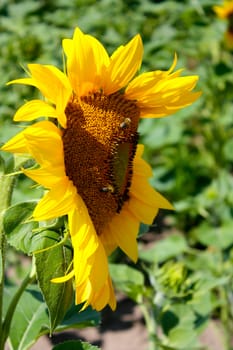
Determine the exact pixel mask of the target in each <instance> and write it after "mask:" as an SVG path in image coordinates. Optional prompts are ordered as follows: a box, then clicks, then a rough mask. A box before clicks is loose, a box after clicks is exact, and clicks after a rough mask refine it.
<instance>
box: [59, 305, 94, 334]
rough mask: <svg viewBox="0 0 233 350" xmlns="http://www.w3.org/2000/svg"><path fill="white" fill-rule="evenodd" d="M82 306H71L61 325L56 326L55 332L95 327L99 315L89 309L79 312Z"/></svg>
mask: <svg viewBox="0 0 233 350" xmlns="http://www.w3.org/2000/svg"><path fill="white" fill-rule="evenodd" d="M81 307H82V305H74V304H73V305H72V306H71V308H70V309H69V310H68V312H67V313H66V315H65V318H64V319H63V321H62V323H61V324H60V325H58V326H57V328H56V332H60V331H63V330H65V329H69V328H85V327H92V326H97V325H98V324H99V323H100V314H99V313H98V312H97V311H95V310H93V309H92V308H91V307H88V308H86V309H85V310H84V311H81V312H80V309H81Z"/></svg>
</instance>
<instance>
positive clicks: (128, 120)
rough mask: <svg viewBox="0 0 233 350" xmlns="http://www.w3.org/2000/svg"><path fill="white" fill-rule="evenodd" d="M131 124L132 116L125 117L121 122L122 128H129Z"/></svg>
mask: <svg viewBox="0 0 233 350" xmlns="http://www.w3.org/2000/svg"><path fill="white" fill-rule="evenodd" d="M130 124H131V119H130V118H125V119H124V121H123V122H122V123H121V124H120V128H121V129H127V128H128V127H129V126H130Z"/></svg>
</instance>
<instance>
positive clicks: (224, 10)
mask: <svg viewBox="0 0 233 350" xmlns="http://www.w3.org/2000/svg"><path fill="white" fill-rule="evenodd" d="M213 9H214V11H215V13H216V14H217V16H218V17H219V18H220V19H224V20H227V22H228V25H227V30H226V32H225V34H224V37H225V42H226V45H227V46H228V47H229V48H231V49H233V1H232V0H225V1H224V2H223V5H222V6H220V5H219V6H214V7H213Z"/></svg>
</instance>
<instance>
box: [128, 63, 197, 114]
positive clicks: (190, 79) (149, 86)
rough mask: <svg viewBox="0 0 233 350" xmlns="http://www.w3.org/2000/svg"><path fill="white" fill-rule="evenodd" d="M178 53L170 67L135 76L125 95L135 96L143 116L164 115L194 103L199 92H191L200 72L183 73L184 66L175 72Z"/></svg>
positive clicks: (134, 98)
mask: <svg viewBox="0 0 233 350" xmlns="http://www.w3.org/2000/svg"><path fill="white" fill-rule="evenodd" d="M176 60H177V59H176V56H175V59H174V61H173V64H172V66H171V68H170V69H169V70H168V71H154V72H148V73H143V74H141V75H139V76H138V77H136V78H135V79H133V81H131V82H130V83H129V85H128V87H127V88H126V91H125V96H126V98H128V99H132V100H136V101H137V102H136V103H137V105H138V107H139V108H140V110H141V117H154V118H156V117H163V116H166V115H168V114H172V113H174V112H176V111H178V110H179V109H181V108H183V107H186V106H188V105H190V104H191V103H193V102H194V101H195V100H196V99H197V98H198V97H199V96H200V92H192V90H193V89H194V87H195V86H196V83H197V80H198V76H187V77H180V76H179V74H180V73H181V71H182V70H178V71H177V72H175V73H172V70H173V69H174V67H175V65H176Z"/></svg>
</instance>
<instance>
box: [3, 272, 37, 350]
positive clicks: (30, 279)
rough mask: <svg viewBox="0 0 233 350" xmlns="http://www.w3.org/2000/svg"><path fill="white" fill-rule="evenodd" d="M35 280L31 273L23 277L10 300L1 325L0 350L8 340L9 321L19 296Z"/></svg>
mask: <svg viewBox="0 0 233 350" xmlns="http://www.w3.org/2000/svg"><path fill="white" fill-rule="evenodd" d="M34 280H35V274H33V275H32V274H31V272H30V273H29V274H28V275H27V276H26V277H25V279H24V280H23V282H22V284H21V286H20V288H19V289H18V290H17V292H16V293H15V295H14V297H13V299H12V300H11V303H10V305H9V307H8V310H7V313H6V317H5V320H4V322H3V324H2V334H1V339H0V350H4V345H5V342H6V340H7V338H8V335H9V331H10V325H11V321H12V318H13V316H14V311H15V308H16V306H17V304H18V301H19V299H20V297H21V295H22V294H23V292H24V291H25V289H26V287H27V286H28V285H29V284H30V283H32V282H33V281H34Z"/></svg>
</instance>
